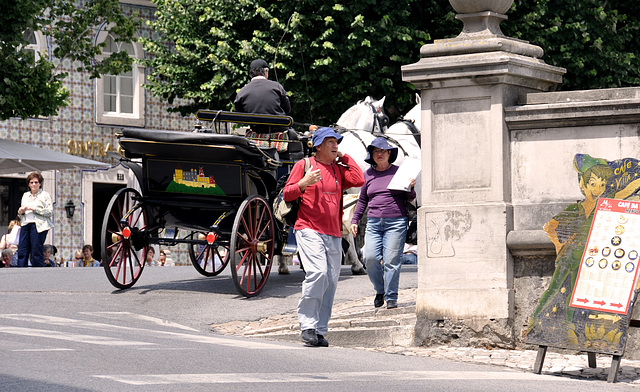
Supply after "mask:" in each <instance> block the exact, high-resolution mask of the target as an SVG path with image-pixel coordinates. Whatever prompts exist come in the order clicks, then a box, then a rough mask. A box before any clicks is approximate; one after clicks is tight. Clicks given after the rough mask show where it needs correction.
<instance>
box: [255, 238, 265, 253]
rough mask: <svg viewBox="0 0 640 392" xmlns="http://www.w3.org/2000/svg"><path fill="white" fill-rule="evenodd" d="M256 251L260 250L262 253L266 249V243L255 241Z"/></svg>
mask: <svg viewBox="0 0 640 392" xmlns="http://www.w3.org/2000/svg"><path fill="white" fill-rule="evenodd" d="M256 251H257V252H261V253H264V252H266V251H267V243H266V242H264V241H258V242H257V243H256Z"/></svg>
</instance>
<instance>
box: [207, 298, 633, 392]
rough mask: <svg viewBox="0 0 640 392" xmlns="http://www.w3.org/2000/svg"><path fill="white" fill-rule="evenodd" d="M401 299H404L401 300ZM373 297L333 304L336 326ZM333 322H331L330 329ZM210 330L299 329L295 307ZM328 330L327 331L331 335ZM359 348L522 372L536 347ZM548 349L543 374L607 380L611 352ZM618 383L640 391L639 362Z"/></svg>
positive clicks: (626, 367)
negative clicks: (593, 356) (592, 359)
mask: <svg viewBox="0 0 640 392" xmlns="http://www.w3.org/2000/svg"><path fill="white" fill-rule="evenodd" d="M415 294H416V289H408V290H402V291H401V292H400V293H399V301H398V305H399V306H400V307H403V306H415V301H414V300H413V302H411V300H410V301H407V299H415V297H416V296H415ZM403 299H404V300H403ZM371 301H372V298H370V297H366V298H361V299H357V300H353V301H348V302H343V303H336V304H334V309H333V316H332V318H333V319H335V320H336V321H334V322H335V323H336V324H334V325H335V326H339V324H340V318H346V317H349V316H350V315H354V314H365V313H364V312H366V311H368V310H369V311H372V313H373V312H375V311H374V310H372V306H371ZM389 317H394V314H393V313H389ZM331 327H332V325H330V328H331ZM212 328H213V331H214V332H216V333H220V334H223V335H235V336H244V337H248V336H255V335H260V334H262V335H264V334H266V333H269V332H278V331H286V330H291V331H295V330H298V328H299V327H298V324H297V317H296V313H295V310H292V311H291V312H288V313H286V314H281V315H275V316H270V317H266V318H263V319H260V320H257V321H251V322H240V321H234V322H230V323H225V324H218V325H213V326H212ZM330 333H331V332H329V334H330ZM351 348H354V349H359V350H367V351H376V352H385V353H389V354H396V355H406V356H416V357H417V356H427V357H431V358H440V359H448V360H453V361H459V362H470V363H480V364H487V365H494V366H505V367H509V368H515V369H520V370H522V371H525V372H530V371H533V364H534V363H535V360H536V355H537V351H536V350H524V349H516V350H506V349H485V348H475V347H451V346H438V347H415V346H407V347H403V346H387V347H351ZM551 350H553V349H552V348H549V350H548V351H547V354H546V356H545V360H544V366H543V368H542V373H543V374H547V375H557V376H561V377H577V378H586V379H598V380H606V379H607V377H608V375H609V367H610V366H611V356H610V355H598V356H597V362H596V364H597V367H596V368H590V367H589V366H588V363H587V355H586V353H581V354H580V355H571V354H561V353H557V352H552V351H551ZM617 382H618V383H626V384H629V385H632V386H635V387H638V389H639V390H640V361H638V360H629V359H625V358H624V357H623V358H622V361H621V365H620V371H619V373H618V380H617Z"/></svg>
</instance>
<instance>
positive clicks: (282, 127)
mask: <svg viewBox="0 0 640 392" xmlns="http://www.w3.org/2000/svg"><path fill="white" fill-rule="evenodd" d="M196 118H197V119H198V120H201V121H212V122H214V123H221V122H231V123H236V124H245V125H249V126H251V130H249V131H247V133H246V135H245V137H246V138H247V139H248V140H251V141H252V142H254V143H255V144H256V145H258V146H259V147H261V148H265V149H272V148H275V149H276V151H277V152H278V154H279V155H280V157H281V158H283V159H285V160H289V159H296V160H297V159H300V158H301V157H302V156H303V154H304V149H303V145H302V142H301V141H300V138H299V137H298V134H297V132H296V131H294V130H293V129H291V126H292V125H293V119H292V118H291V117H289V116H276V115H271V114H257V113H241V112H227V111H222V110H199V111H198V113H197V114H196Z"/></svg>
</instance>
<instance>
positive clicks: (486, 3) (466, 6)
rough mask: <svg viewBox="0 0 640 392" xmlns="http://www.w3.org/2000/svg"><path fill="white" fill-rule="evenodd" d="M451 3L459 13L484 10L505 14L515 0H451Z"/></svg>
mask: <svg viewBox="0 0 640 392" xmlns="http://www.w3.org/2000/svg"><path fill="white" fill-rule="evenodd" d="M449 4H451V6H452V7H453V9H454V10H456V12H457V13H459V14H473V13H476V12H484V11H491V12H495V13H497V14H505V13H506V12H507V11H509V8H511V5H512V4H513V0H449Z"/></svg>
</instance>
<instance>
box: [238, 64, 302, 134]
mask: <svg viewBox="0 0 640 392" xmlns="http://www.w3.org/2000/svg"><path fill="white" fill-rule="evenodd" d="M233 106H234V109H235V111H236V112H243V113H257V114H274V115H279V116H286V115H287V114H288V113H289V112H290V111H291V104H290V103H289V97H287V92H286V91H285V90H284V87H282V85H280V83H278V82H275V81H273V80H268V79H265V78H264V77H260V76H257V77H254V78H253V79H251V82H249V84H247V85H246V86H244V87H243V88H242V89H240V91H239V92H238V95H237V96H236V99H235V101H234V102H233ZM251 128H252V129H253V130H254V131H256V132H262V133H264V132H268V129H262V128H263V127H260V126H252V127H251ZM272 131H273V130H272Z"/></svg>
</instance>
